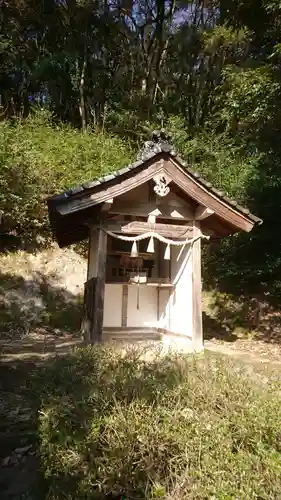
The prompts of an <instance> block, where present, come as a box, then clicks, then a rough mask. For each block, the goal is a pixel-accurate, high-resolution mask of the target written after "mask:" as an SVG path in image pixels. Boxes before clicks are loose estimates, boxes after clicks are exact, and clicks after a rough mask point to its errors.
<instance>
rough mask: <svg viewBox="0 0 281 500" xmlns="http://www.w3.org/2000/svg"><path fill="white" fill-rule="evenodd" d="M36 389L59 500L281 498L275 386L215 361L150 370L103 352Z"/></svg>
mask: <svg viewBox="0 0 281 500" xmlns="http://www.w3.org/2000/svg"><path fill="white" fill-rule="evenodd" d="M253 378H255V380H254V381H253ZM36 384H38V385H36ZM36 384H35V386H34V387H35V388H36V387H37V393H38V394H40V398H41V410H40V419H39V432H40V442H41V445H40V446H41V458H42V467H43V471H44V474H45V477H46V479H47V481H48V488H49V498H51V499H53V500H54V499H56V500H58V499H63V498H68V499H79V500H80V499H85V500H86V499H95V498H96V499H104V498H107V495H112V496H110V498H123V499H130V500H131V499H133V498H134V499H154V498H165V499H167V500H168V499H169V500H172V499H173V500H183V499H186V498H190V499H192V498H194V499H195V498H196V499H209V498H214V499H222V498H223V499H226V498H251V499H252V498H277V497H278V495H279V491H280V477H281V476H280V474H281V435H280V392H278V386H277V385H276V384H275V382H274V380H271V379H266V378H264V377H263V376H262V375H259V374H256V375H255V377H253V376H250V375H249V374H247V373H246V372H245V370H243V369H241V368H239V367H237V366H234V365H231V364H229V363H228V362H226V361H222V360H219V359H216V358H213V357H208V356H206V355H205V356H204V357H199V358H197V359H193V358H192V357H183V356H166V357H164V358H161V357H157V356H156V357H155V359H154V360H153V361H149V362H148V361H146V362H145V361H144V360H143V359H142V358H141V356H140V353H138V352H137V351H131V352H128V353H127V354H126V355H121V353H118V352H117V351H115V350H113V349H110V348H108V347H99V348H92V349H85V350H83V349H80V350H77V351H76V352H75V353H74V354H73V355H72V356H70V357H69V358H65V359H57V360H55V361H54V362H53V363H52V364H51V365H50V366H49V367H48V368H47V369H46V370H45V371H44V372H43V373H41V375H40V377H39V379H37V380H36ZM34 387H33V391H34ZM35 393H36V390H35Z"/></svg>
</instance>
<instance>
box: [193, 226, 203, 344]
mask: <svg viewBox="0 0 281 500" xmlns="http://www.w3.org/2000/svg"><path fill="white" fill-rule="evenodd" d="M200 234H201V229H200V222H194V225H193V238H196V237H197V236H200ZM191 252H192V253H191V255H192V324H193V332H192V338H193V343H194V348H195V349H196V350H200V349H202V348H203V326H202V281H201V238H199V239H198V240H196V241H195V242H194V243H193V245H192V251H191Z"/></svg>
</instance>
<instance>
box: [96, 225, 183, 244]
mask: <svg viewBox="0 0 281 500" xmlns="http://www.w3.org/2000/svg"><path fill="white" fill-rule="evenodd" d="M95 227H96V228H97V229H98V228H100V229H104V230H105V231H112V232H120V233H126V234H128V235H133V234H144V233H148V232H149V231H155V232H156V233H158V234H159V235H161V236H164V237H165V238H182V239H185V238H188V237H190V236H191V235H192V224H185V225H175V224H161V223H157V222H156V223H155V224H150V223H149V222H142V221H132V222H121V221H120V222H118V221H116V222H115V221H112V220H109V221H108V222H106V221H104V222H103V223H102V224H100V225H97V226H92V229H94V228H95Z"/></svg>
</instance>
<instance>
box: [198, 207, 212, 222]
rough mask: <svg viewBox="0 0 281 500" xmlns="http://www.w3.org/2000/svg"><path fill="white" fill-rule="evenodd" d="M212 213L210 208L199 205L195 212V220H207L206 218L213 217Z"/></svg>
mask: <svg viewBox="0 0 281 500" xmlns="http://www.w3.org/2000/svg"><path fill="white" fill-rule="evenodd" d="M214 213H215V212H214V210H211V208H208V207H204V206H202V205H200V206H199V207H198V208H197V209H196V211H195V220H203V219H207V217H210V216H211V215H214Z"/></svg>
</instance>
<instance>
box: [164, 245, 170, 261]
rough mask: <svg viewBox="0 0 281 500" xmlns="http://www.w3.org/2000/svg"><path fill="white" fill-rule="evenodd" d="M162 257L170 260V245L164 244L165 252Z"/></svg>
mask: <svg viewBox="0 0 281 500" xmlns="http://www.w3.org/2000/svg"><path fill="white" fill-rule="evenodd" d="M164 259H165V260H170V259H171V248H170V245H167V246H166V250H165V254H164Z"/></svg>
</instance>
